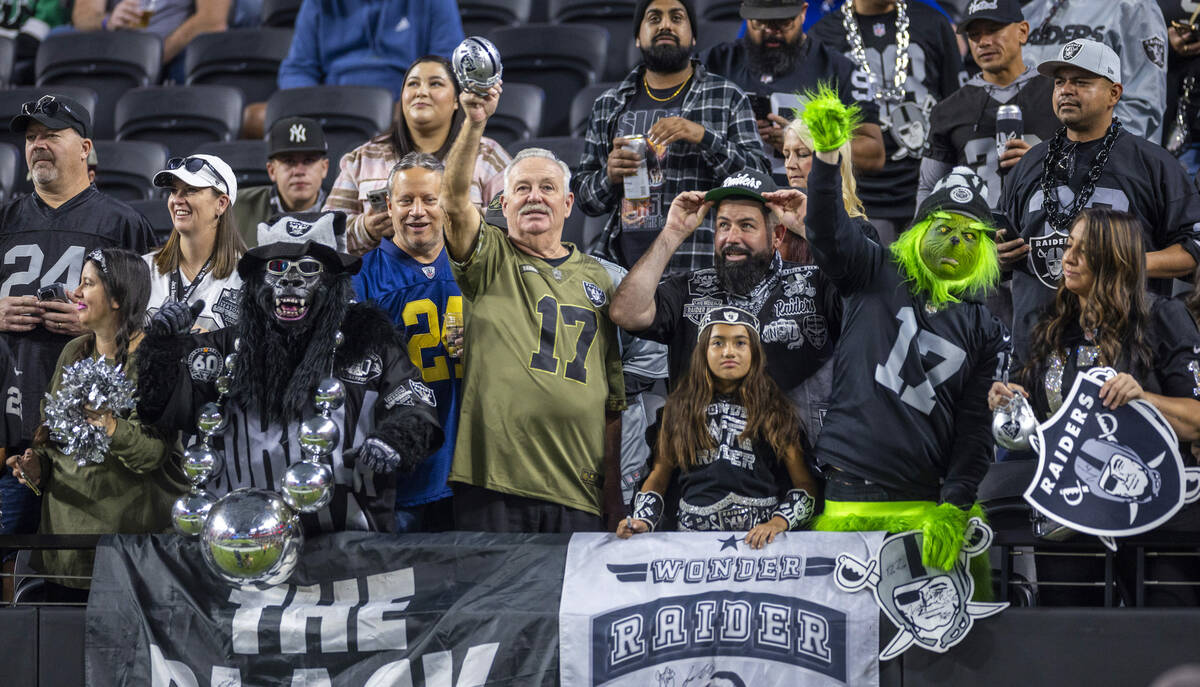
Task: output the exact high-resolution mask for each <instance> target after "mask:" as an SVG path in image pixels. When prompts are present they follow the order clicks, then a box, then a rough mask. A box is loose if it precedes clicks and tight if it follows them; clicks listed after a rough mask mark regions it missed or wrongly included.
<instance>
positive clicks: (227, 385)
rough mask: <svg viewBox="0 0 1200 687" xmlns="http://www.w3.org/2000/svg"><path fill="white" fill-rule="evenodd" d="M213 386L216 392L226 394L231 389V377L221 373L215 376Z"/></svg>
mask: <svg viewBox="0 0 1200 687" xmlns="http://www.w3.org/2000/svg"><path fill="white" fill-rule="evenodd" d="M213 386H214V387H216V389H217V393H218V394H221V395H222V396H228V395H229V392H230V391H231V390H232V389H233V378H232V377H230V376H229V375H227V374H223V375H221V376H220V377H217V380H216V381H215V382H213Z"/></svg>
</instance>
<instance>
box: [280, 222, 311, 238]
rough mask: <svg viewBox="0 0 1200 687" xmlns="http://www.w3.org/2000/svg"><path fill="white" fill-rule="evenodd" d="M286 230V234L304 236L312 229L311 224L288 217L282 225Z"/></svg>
mask: <svg viewBox="0 0 1200 687" xmlns="http://www.w3.org/2000/svg"><path fill="white" fill-rule="evenodd" d="M284 229H286V230H287V233H288V236H297V237H298V236H304V235H305V234H307V233H308V231H309V229H312V225H311V224H309V223H308V222H301V221H300V220H298V219H290V220H288V222H287V225H286V226H285V227H284Z"/></svg>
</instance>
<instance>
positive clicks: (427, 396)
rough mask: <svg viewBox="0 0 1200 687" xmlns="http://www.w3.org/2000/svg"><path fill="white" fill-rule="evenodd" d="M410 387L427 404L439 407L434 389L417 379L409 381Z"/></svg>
mask: <svg viewBox="0 0 1200 687" xmlns="http://www.w3.org/2000/svg"><path fill="white" fill-rule="evenodd" d="M408 388H410V389H412V392H413V393H414V394H416V395H417V398H419V399H421V401H422V402H424V403H425V405H427V406H433V407H434V408H436V407H437V396H434V395H433V389H430V388H429V387H427V386H425V385H424V384H423V383H421V382H419V381H417V380H415V379H414V380H412V381H410V382H409V383H408Z"/></svg>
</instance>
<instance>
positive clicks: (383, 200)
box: [367, 188, 388, 212]
mask: <svg viewBox="0 0 1200 687" xmlns="http://www.w3.org/2000/svg"><path fill="white" fill-rule="evenodd" d="M387 199H388V192H387V189H386V188H378V189H375V190H374V191H367V203H369V204H370V205H371V211H372V212H387V209H388V208H387Z"/></svg>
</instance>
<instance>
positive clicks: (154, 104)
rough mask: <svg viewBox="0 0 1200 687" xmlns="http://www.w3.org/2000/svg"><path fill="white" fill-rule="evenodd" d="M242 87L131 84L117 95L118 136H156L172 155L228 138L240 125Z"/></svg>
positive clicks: (129, 138)
mask: <svg viewBox="0 0 1200 687" xmlns="http://www.w3.org/2000/svg"><path fill="white" fill-rule="evenodd" d="M243 102H244V101H243V100H242V92H241V91H239V90H238V89H236V88H234V87H233V86H153V87H150V88H135V89H133V90H131V91H129V92H127V93H125V95H123V96H121V99H120V100H118V101H117V110H116V127H117V135H116V139H117V140H118V141H158V142H159V143H162V144H163V145H165V146H167V148H168V149H169V150H170V151H171V155H172V156H176V155H187V154H188V153H190V152H192V151H193V150H195V149H196V146H198V145H200V144H201V143H208V142H210V141H228V140H230V139H232V138H236V137H237V135H238V132H239V131H241V128H242V105H243Z"/></svg>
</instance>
